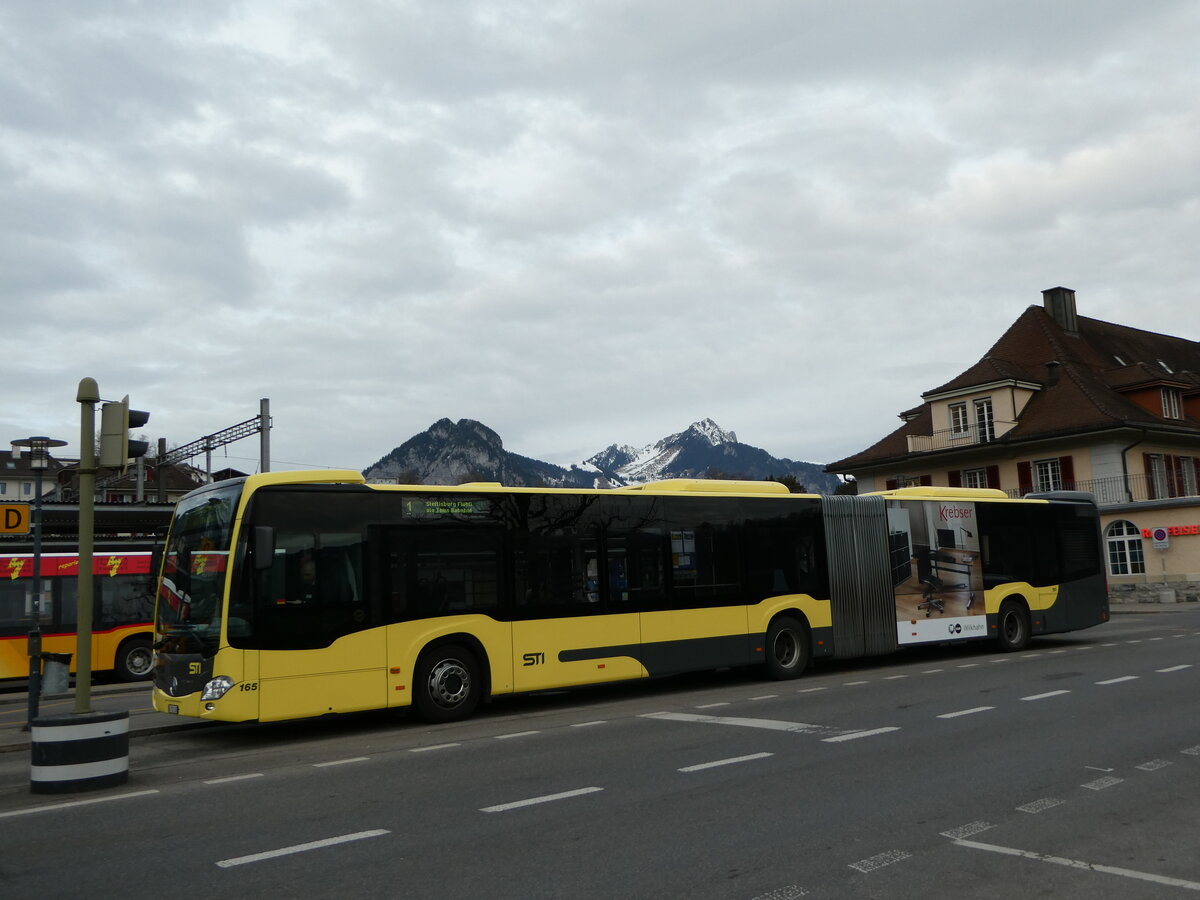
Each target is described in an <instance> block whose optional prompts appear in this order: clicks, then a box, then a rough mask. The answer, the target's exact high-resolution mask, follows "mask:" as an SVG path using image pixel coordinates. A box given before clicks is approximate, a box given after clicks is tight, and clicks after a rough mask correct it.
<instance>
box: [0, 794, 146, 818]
mask: <svg viewBox="0 0 1200 900" xmlns="http://www.w3.org/2000/svg"><path fill="white" fill-rule="evenodd" d="M157 793H158V791H157V790H155V789H151V790H148V791H130V792H129V793H127V794H112V795H110V796H108V797H90V798H88V799H87V800H70V801H68V802H66V803H50V804H47V805H46V806H31V807H29V808H28V809H14V810H10V811H9V812H0V819H11V818H13V817H15V816H28V815H32V814H33V813H41V812H52V811H54V810H56V809H70V808H71V807H74V806H91V805H92V804H93V803H108V802H109V801H110V800H129V799H131V798H133V797H145V796H147V795H149V794H157Z"/></svg>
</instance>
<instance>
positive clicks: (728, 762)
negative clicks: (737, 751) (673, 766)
mask: <svg viewBox="0 0 1200 900" xmlns="http://www.w3.org/2000/svg"><path fill="white" fill-rule="evenodd" d="M774 755H775V754H774V753H751V754H750V755H749V756H734V757H730V758H729V759H717V760H713V761H712V762H706V763H697V764H696V765H694V766H684V767H683V768H682V769H678V770H677V771H679V772H699V771H701V770H703V769H715V768H717V767H718V766H732V765H734V764H736V763H744V762H751V761H752V760H756V759H766V758H767V757H768V756H774Z"/></svg>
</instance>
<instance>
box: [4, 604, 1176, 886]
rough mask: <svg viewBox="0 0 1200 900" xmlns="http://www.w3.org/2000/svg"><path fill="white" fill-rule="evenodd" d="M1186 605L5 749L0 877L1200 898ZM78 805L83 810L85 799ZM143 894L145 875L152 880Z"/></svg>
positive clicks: (59, 882)
mask: <svg viewBox="0 0 1200 900" xmlns="http://www.w3.org/2000/svg"><path fill="white" fill-rule="evenodd" d="M1198 655H1200V611H1197V610H1191V609H1186V608H1181V609H1179V610H1178V611H1177V612H1173V613H1172V614H1169V615H1149V614H1146V615H1131V616H1124V617H1120V618H1118V619H1117V620H1116V621H1115V622H1114V623H1112V624H1110V625H1109V626H1105V627H1103V628H1096V629H1092V630H1090V631H1087V632H1081V633H1079V634H1075V635H1070V636H1066V637H1063V638H1060V639H1053V640H1052V639H1046V640H1042V641H1039V642H1038V643H1037V644H1036V646H1035V647H1034V648H1033V649H1032V650H1031V651H1030V652H1027V653H1021V654H1008V655H1004V654H996V653H992V652H990V651H988V650H986V649H984V648H978V647H976V648H954V649H951V650H945V651H929V652H921V653H909V654H902V655H900V656H898V657H892V658H891V659H890V660H889V661H887V662H886V663H876V662H870V663H854V664H839V665H827V666H822V667H820V668H818V669H817V670H816V672H815V673H814V674H813V675H812V676H810V677H806V678H804V679H801V680H799V681H796V682H788V683H776V682H764V681H759V680H757V679H754V678H752V677H749V676H748V675H742V674H737V673H725V674H718V675H711V676H704V677H699V678H693V679H686V680H684V679H680V680H676V681H671V682H665V683H660V684H658V685H646V686H638V687H634V688H621V689H605V690H598V691H587V692H575V693H572V694H569V695H558V696H550V697H546V696H542V697H530V698H520V699H514V700H511V701H508V702H503V703H496V704H494V705H493V706H492V707H491V708H490V709H489V710H488V711H487V713H486V714H484V715H481V716H479V717H477V718H476V719H473V720H471V721H469V722H465V723H458V724H454V725H446V726H425V725H419V724H413V723H399V724H397V723H396V722H395V720H394V718H393V717H390V716H385V715H370V716H359V717H346V718H344V719H338V720H330V721H322V722H315V723H291V724H284V725H275V726H237V727H232V728H219V727H218V728H206V729H201V730H194V731H189V732H186V733H163V734H158V735H155V736H153V737H147V738H140V739H136V740H135V741H134V742H133V751H132V756H131V772H132V777H131V781H130V784H128V785H127V786H125V787H124V788H121V789H114V790H110V791H104V792H99V793H97V794H96V795H83V796H79V797H73V798H69V799H65V800H64V799H61V798H60V799H54V798H33V797H31V796H30V795H29V794H28V793H27V792H26V791H25V790H24V786H23V785H20V784H19V783H18V782H20V781H21V780H23V776H22V770H21V766H20V765H19V764H18V757H20V756H21V755H22V754H19V753H9V754H2V755H0V841H2V842H3V843H2V844H0V846H3V847H4V848H5V851H4V856H3V857H0V859H2V861H0V884H2V885H4V888H5V896H6V897H9V896H12V897H24V896H30V897H33V896H39V897H55V896H79V894H80V891H81V890H82V888H81V885H84V884H85V885H86V888H87V890H86V893H87V894H88V895H89V896H93V897H104V896H118V895H120V896H126V895H127V893H128V890H129V879H130V877H131V874H132V873H137V878H138V879H139V881H142V882H143V883H145V880H146V879H147V878H148V879H149V880H150V883H153V885H154V889H160V890H169V891H170V892H171V893H173V894H177V895H179V896H184V897H191V896H196V897H207V896H214V897H215V896H228V895H230V894H236V895H239V896H250V897H254V896H263V897H271V896H280V895H281V894H287V893H290V894H294V895H295V896H301V897H307V896H333V895H335V894H337V895H339V896H344V895H346V894H351V895H354V896H363V897H395V896H402V895H403V896H421V897H564V896H571V897H676V896H687V897H697V898H737V900H766V898H792V897H801V896H809V897H896V898H907V897H929V896H933V897H965V896H971V897H1001V896H1005V897H1011V896H1012V895H1013V893H1014V888H1019V890H1020V892H1021V893H1022V894H1030V893H1047V894H1049V893H1053V894H1054V895H1055V896H1063V897H1088V898H1089V900H1094V898H1096V897H1122V898H1125V897H1129V898H1139V897H1155V898H1159V897H1164V896H1174V895H1179V896H1195V894H1196V891H1197V890H1200V860H1197V859H1196V858H1195V857H1196V854H1195V847H1194V833H1195V832H1194V823H1195V821H1196V820H1197V816H1198V815H1200V790H1197V788H1200V727H1198V725H1197V723H1198V722H1200V717H1198V716H1197V715H1196V702H1197V701H1196V697H1197V696H1198V692H1197V688H1200V660H1198V659H1197V657H1198ZM78 801H83V802H84V805H64V804H74V803H77V802H78ZM147 889H151V888H150V887H148V888H147Z"/></svg>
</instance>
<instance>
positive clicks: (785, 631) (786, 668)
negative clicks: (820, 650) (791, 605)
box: [766, 616, 812, 681]
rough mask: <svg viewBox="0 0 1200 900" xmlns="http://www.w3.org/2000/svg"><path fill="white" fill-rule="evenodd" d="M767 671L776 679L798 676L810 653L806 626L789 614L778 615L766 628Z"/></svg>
mask: <svg viewBox="0 0 1200 900" xmlns="http://www.w3.org/2000/svg"><path fill="white" fill-rule="evenodd" d="M766 655H767V672H768V673H769V674H770V676H771V677H772V678H774V679H776V680H778V681H782V680H784V679H787V678H798V677H799V676H800V675H802V674H804V670H805V669H806V668H808V661H809V659H810V657H811V655H812V648H811V646H810V644H809V635H808V628H806V627H805V626H804V624H803V623H802V622H798V621H797V620H796V619H793V618H791V617H790V616H780V617H779V618H778V619H775V620H774V621H773V622H772V623H771V627H770V628H768V629H767V645H766Z"/></svg>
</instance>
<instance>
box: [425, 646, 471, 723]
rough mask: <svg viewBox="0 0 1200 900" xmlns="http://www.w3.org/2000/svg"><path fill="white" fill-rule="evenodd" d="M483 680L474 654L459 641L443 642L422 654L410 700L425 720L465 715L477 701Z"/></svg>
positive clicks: (446, 719)
mask: <svg viewBox="0 0 1200 900" xmlns="http://www.w3.org/2000/svg"><path fill="white" fill-rule="evenodd" d="M482 683H483V679H482V677H481V675H480V670H479V662H478V661H477V660H476V658H475V654H474V653H472V652H471V651H470V650H468V649H467V648H466V647H461V646H459V645H458V644H444V645H442V646H439V647H434V648H433V649H432V650H427V651H425V652H424V653H423V654H421V658H420V660H418V662H417V668H416V671H415V673H414V678H413V690H414V691H415V694H416V695H415V696H414V698H413V702H414V703H415V704H416V707H417V712H418V713H419V714H420V716H421V718H422V719H424V720H425V721H426V722H453V721H455V720H457V719H465V718H466V717H467V716H469V715H470V714H471V713H472V712H474V711H475V707H476V706H478V705H479V694H480V691H481V690H482V687H481V685H482Z"/></svg>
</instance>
